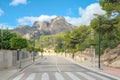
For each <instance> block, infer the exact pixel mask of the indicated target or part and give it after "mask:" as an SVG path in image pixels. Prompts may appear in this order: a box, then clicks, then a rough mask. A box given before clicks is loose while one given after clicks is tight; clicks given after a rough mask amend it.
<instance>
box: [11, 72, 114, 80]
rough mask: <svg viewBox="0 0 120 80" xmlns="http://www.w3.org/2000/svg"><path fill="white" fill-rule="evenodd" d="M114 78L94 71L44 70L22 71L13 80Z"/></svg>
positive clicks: (91, 79) (107, 79)
mask: <svg viewBox="0 0 120 80" xmlns="http://www.w3.org/2000/svg"><path fill="white" fill-rule="evenodd" d="M22 79H24V80H51V79H53V80H66V79H70V80H83V79H85V80H96V79H99V80H112V79H110V78H108V77H105V76H102V75H99V74H96V73H94V72H52V73H49V72H44V73H31V74H29V75H28V73H27V74H26V73H21V74H19V75H18V76H16V77H15V78H13V79H12V80H22Z"/></svg>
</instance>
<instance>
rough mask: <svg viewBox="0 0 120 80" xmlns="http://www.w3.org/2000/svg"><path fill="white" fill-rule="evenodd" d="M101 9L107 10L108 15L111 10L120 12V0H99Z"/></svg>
mask: <svg viewBox="0 0 120 80" xmlns="http://www.w3.org/2000/svg"><path fill="white" fill-rule="evenodd" d="M99 2H100V5H101V6H102V9H103V10H106V11H107V14H108V15H110V14H111V13H112V12H114V11H115V12H120V1H119V0H99Z"/></svg>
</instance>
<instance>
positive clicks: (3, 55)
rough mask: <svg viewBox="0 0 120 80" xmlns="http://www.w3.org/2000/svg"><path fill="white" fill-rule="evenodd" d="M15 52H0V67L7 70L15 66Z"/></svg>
mask: <svg viewBox="0 0 120 80" xmlns="http://www.w3.org/2000/svg"><path fill="white" fill-rule="evenodd" d="M15 54H16V51H11V50H0V67H1V68H2V67H4V68H8V67H11V66H13V65H14V64H16V55H15Z"/></svg>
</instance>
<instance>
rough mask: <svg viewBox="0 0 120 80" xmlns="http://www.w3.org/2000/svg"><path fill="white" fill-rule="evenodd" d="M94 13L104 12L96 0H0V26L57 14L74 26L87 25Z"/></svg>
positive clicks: (42, 19)
mask: <svg viewBox="0 0 120 80" xmlns="http://www.w3.org/2000/svg"><path fill="white" fill-rule="evenodd" d="M94 13H100V14H104V13H105V12H104V11H103V10H101V7H100V6H99V4H98V0H0V26H2V25H3V26H7V27H9V28H15V27H16V26H19V25H30V26H31V25H32V24H33V23H34V21H36V20H37V21H41V22H42V21H48V22H50V21H51V19H53V18H55V17H57V16H63V17H65V19H66V20H67V22H69V23H71V24H73V25H76V26H79V25H83V24H85V25H89V23H90V21H91V19H93V18H94V16H93V14H94Z"/></svg>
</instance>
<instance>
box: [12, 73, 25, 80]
mask: <svg viewBox="0 0 120 80" xmlns="http://www.w3.org/2000/svg"><path fill="white" fill-rule="evenodd" d="M23 76H24V73H22V74H20V75H18V76H17V77H15V78H14V79H13V80H20V79H21V78H22V77H23Z"/></svg>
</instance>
